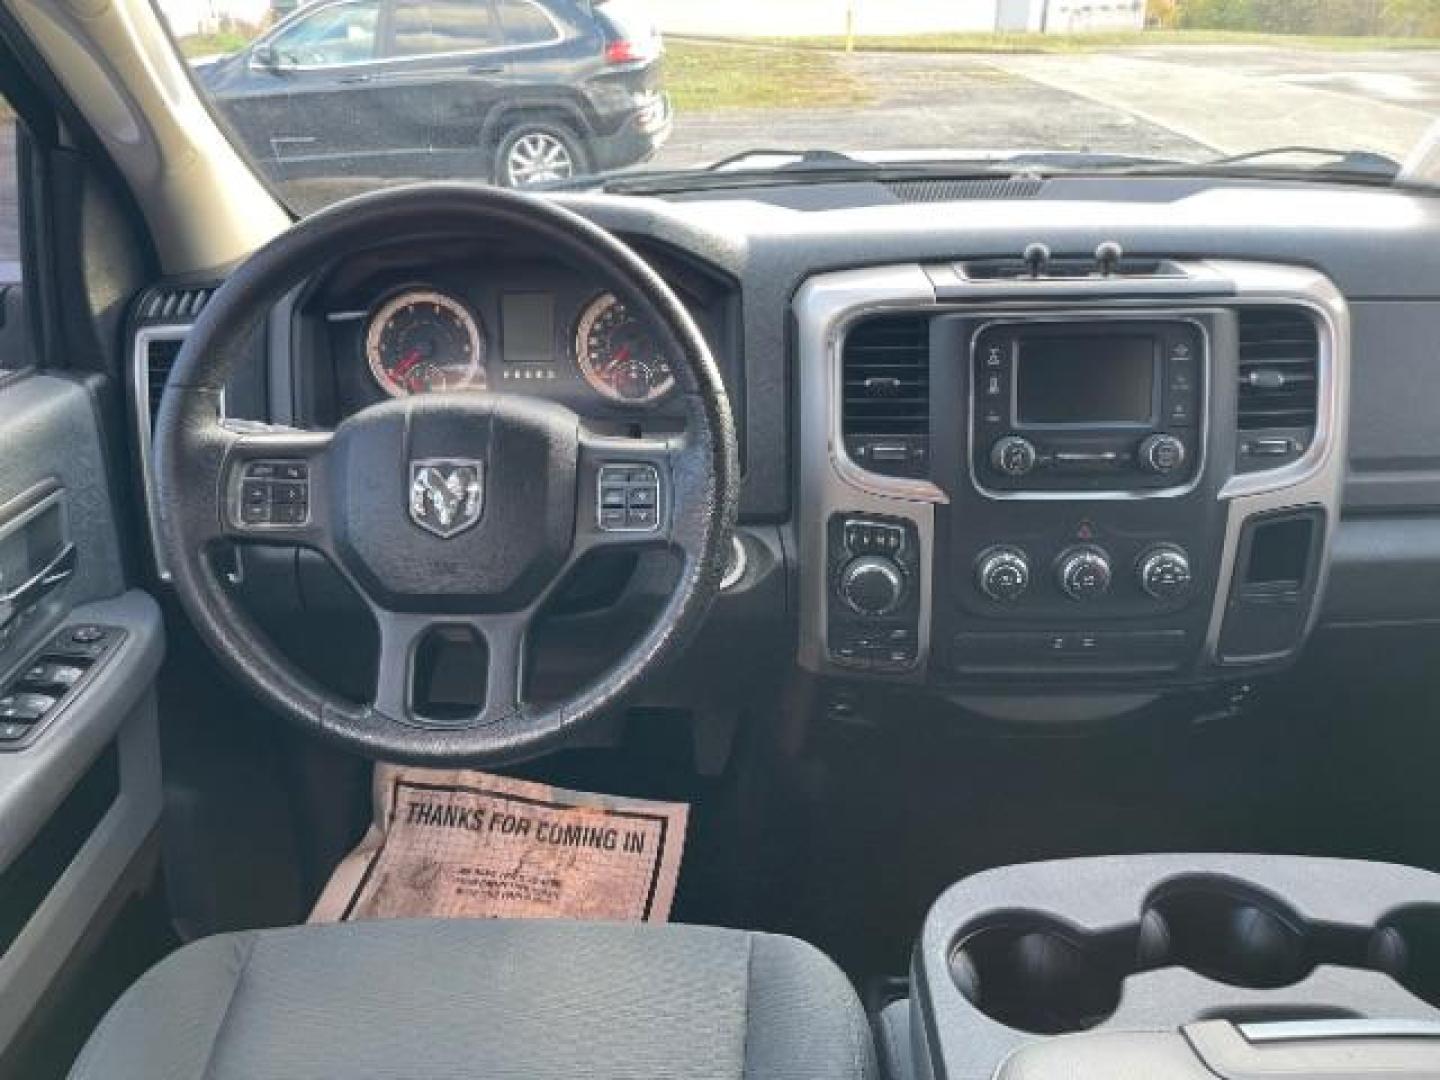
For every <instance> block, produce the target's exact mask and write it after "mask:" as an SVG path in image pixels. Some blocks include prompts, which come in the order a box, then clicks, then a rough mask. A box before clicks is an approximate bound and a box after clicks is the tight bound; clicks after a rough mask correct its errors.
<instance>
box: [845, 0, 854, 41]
mask: <svg viewBox="0 0 1440 1080" xmlns="http://www.w3.org/2000/svg"><path fill="white" fill-rule="evenodd" d="M845 51H846V52H847V53H853V52H854V51H855V0H845Z"/></svg>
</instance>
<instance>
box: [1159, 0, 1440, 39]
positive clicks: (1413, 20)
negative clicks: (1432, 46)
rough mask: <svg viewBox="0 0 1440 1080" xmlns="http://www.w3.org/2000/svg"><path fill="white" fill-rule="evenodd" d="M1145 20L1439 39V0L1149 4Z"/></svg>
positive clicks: (1177, 25)
mask: <svg viewBox="0 0 1440 1080" xmlns="http://www.w3.org/2000/svg"><path fill="white" fill-rule="evenodd" d="M1149 22H1150V23H1151V25H1153V26H1159V27H1164V28H1168V29H1177V30H1243V31H1252V32H1259V33H1270V34H1314V35H1331V36H1337V37H1354V36H1371V35H1374V36H1381V37H1440V0H1150V6H1149Z"/></svg>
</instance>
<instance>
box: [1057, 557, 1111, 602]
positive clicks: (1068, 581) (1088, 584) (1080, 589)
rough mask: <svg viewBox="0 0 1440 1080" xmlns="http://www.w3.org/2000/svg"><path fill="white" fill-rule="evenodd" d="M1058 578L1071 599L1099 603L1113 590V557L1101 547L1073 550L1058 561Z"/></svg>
mask: <svg viewBox="0 0 1440 1080" xmlns="http://www.w3.org/2000/svg"><path fill="white" fill-rule="evenodd" d="M1055 576H1056V577H1057V579H1058V580H1059V583H1060V590H1061V591H1062V592H1063V593H1064V594H1065V595H1066V596H1068V597H1070V599H1071V600H1082V601H1083V600H1096V599H1098V598H1099V597H1102V596H1104V595H1105V594H1106V593H1107V592H1109V591H1110V579H1111V573H1110V556H1108V555H1106V554H1105V552H1104V551H1103V550H1102V549H1100V548H1098V547H1077V548H1070V549H1069V550H1068V551H1063V552H1061V553H1060V558H1059V559H1057V560H1056V563H1055Z"/></svg>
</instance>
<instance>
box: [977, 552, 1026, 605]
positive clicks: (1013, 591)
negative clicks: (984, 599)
mask: <svg viewBox="0 0 1440 1080" xmlns="http://www.w3.org/2000/svg"><path fill="white" fill-rule="evenodd" d="M975 581H976V585H977V586H978V587H979V589H980V591H981V592H982V593H984V594H985V595H986V596H988V597H989V598H990V599H991V600H995V601H997V602H998V603H1002V604H1005V603H1009V602H1011V601H1012V600H1018V599H1020V597H1022V596H1023V595H1025V590H1026V589H1028V588H1029V587H1030V560H1029V559H1027V558H1026V557H1025V552H1023V551H1021V550H1020V549H1019V548H1013V547H998V548H991V549H990V550H989V551H987V552H985V553H984V554H983V555H981V556H980V560H979V562H978V563H976V566H975Z"/></svg>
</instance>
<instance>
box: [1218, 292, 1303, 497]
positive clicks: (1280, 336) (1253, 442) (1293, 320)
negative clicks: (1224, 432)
mask: <svg viewBox="0 0 1440 1080" xmlns="http://www.w3.org/2000/svg"><path fill="white" fill-rule="evenodd" d="M1239 321H1240V385H1239V398H1238V405H1237V426H1238V427H1239V429H1240V439H1239V444H1238V456H1237V461H1236V465H1237V468H1238V469H1239V470H1240V471H1242V472H1254V471H1256V470H1258V469H1269V468H1274V467H1276V466H1278V465H1284V464H1286V463H1287V462H1290V461H1293V460H1295V459H1296V458H1298V457H1300V456H1301V455H1302V454H1303V453H1304V452H1305V451H1306V450H1307V449H1309V447H1310V443H1311V441H1312V440H1313V439H1314V438H1315V424H1316V410H1317V408H1318V397H1317V393H1318V388H1319V376H1320V372H1319V366H1320V336H1319V333H1318V331H1317V330H1316V327H1315V321H1314V319H1312V318H1311V317H1310V315H1309V314H1308V313H1306V312H1304V311H1302V310H1300V309H1298V308H1293V307H1263V308H1249V309H1246V310H1242V311H1241V312H1240V316H1239Z"/></svg>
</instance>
